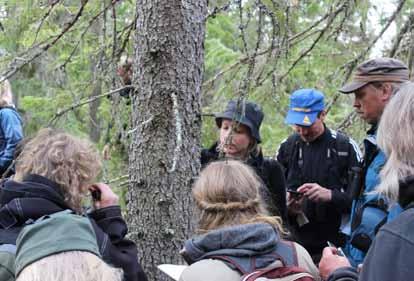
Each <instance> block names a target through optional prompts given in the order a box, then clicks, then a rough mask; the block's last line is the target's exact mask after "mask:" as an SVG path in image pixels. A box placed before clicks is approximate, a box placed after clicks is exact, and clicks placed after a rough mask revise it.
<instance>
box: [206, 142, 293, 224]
mask: <svg viewBox="0 0 414 281" xmlns="http://www.w3.org/2000/svg"><path fill="white" fill-rule="evenodd" d="M217 145H218V144H217V143H215V144H214V145H213V146H212V147H210V148H209V149H203V150H202V151H201V165H202V167H204V166H206V165H207V164H208V163H209V162H211V161H216V160H219V152H218V150H217ZM246 164H247V165H249V166H250V167H252V168H253V169H254V170H255V171H256V173H257V175H258V176H259V177H260V178H261V179H262V181H263V183H264V188H263V189H261V195H262V197H263V199H264V200H265V203H266V205H267V208H268V210H269V212H270V213H271V214H272V215H278V216H281V217H282V219H283V221H286V219H287V208H286V184H285V177H284V175H283V170H282V166H281V165H280V164H279V163H278V162H277V161H276V160H273V159H265V158H264V157H263V154H262V153H261V152H260V153H259V155H258V156H253V155H250V157H249V158H248V159H247V161H246Z"/></svg>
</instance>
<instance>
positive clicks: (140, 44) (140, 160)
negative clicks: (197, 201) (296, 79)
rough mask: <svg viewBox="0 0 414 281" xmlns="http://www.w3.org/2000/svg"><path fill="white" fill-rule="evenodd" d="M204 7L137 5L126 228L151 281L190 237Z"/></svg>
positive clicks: (192, 1) (195, 0)
mask: <svg viewBox="0 0 414 281" xmlns="http://www.w3.org/2000/svg"><path fill="white" fill-rule="evenodd" d="M206 13H207V1H206V0H181V1H179V0H169V1H165V0H153V1H144V0H137V15H138V20H137V28H136V34H135V37H136V41H135V60H134V71H135V74H134V85H135V87H136V91H135V94H133V95H132V106H133V112H132V133H131V146H130V152H129V157H130V160H129V174H130V180H131V184H130V187H129V191H128V196H127V201H128V202H127V203H128V206H127V209H128V211H127V212H128V213H127V221H128V223H129V226H130V233H131V236H130V237H131V238H132V239H133V240H134V241H135V242H137V244H138V248H139V252H140V254H139V255H140V257H139V258H140V261H141V263H142V265H143V266H144V270H145V272H146V273H147V275H148V277H149V279H150V280H168V278H169V277H166V276H165V275H164V274H163V273H160V272H159V271H158V270H157V269H156V266H157V265H158V264H161V263H182V260H181V258H180V257H179V254H178V252H179V250H180V249H181V247H182V245H183V241H184V240H185V239H186V238H187V237H188V236H189V234H190V233H191V232H192V224H191V219H192V212H191V209H192V201H191V184H192V182H193V179H194V177H196V176H197V174H198V171H199V168H200V164H199V141H200V126H201V117H200V91H201V84H202V74H203V60H204V46H203V42H204V35H205V17H206Z"/></svg>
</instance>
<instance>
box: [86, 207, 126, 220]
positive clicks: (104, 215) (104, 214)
mask: <svg viewBox="0 0 414 281" xmlns="http://www.w3.org/2000/svg"><path fill="white" fill-rule="evenodd" d="M89 216H90V217H92V218H93V219H94V220H95V221H97V222H99V221H100V220H103V219H109V218H115V217H122V212H121V207H120V206H110V207H106V208H101V209H98V210H94V211H92V212H91V213H90V214H89Z"/></svg>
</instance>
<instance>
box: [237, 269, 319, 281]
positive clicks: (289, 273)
mask: <svg viewBox="0 0 414 281" xmlns="http://www.w3.org/2000/svg"><path fill="white" fill-rule="evenodd" d="M256 280H280V281H297V280H303V281H313V280H315V279H314V278H313V276H312V275H311V274H310V273H308V272H305V271H304V270H303V269H302V268H299V267H270V268H267V269H262V270H257V271H254V272H252V273H249V274H246V275H243V276H242V281H256Z"/></svg>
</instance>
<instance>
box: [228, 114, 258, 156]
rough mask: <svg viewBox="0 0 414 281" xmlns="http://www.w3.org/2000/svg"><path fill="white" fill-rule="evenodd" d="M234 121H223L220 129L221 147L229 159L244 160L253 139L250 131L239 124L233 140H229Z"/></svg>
mask: <svg viewBox="0 0 414 281" xmlns="http://www.w3.org/2000/svg"><path fill="white" fill-rule="evenodd" d="M232 125H233V121H231V120H228V119H223V120H222V122H221V128H220V145H221V146H222V147H223V151H224V154H225V155H226V156H227V157H236V158H244V157H245V156H246V155H247V153H248V150H249V146H250V143H251V142H252V137H251V136H250V130H249V128H248V127H247V126H245V125H243V124H238V126H236V128H235V129H234V131H233V133H232V136H231V138H229V139H227V138H228V136H229V135H230V132H231V130H232Z"/></svg>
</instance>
